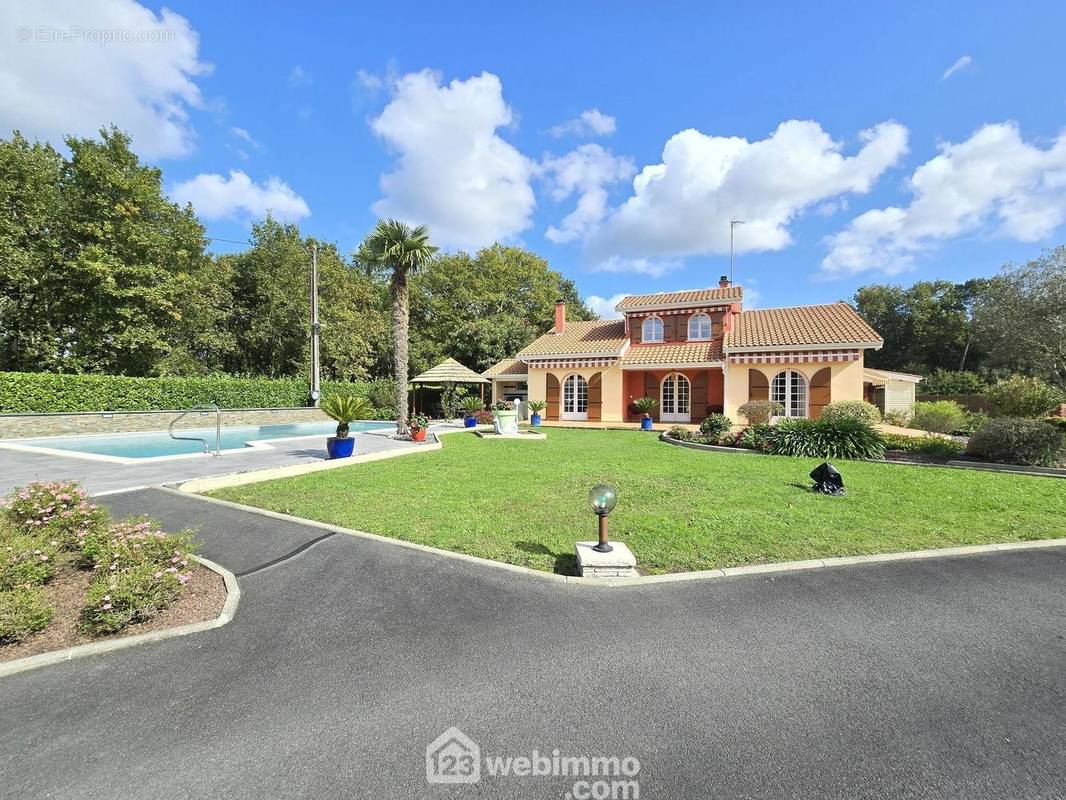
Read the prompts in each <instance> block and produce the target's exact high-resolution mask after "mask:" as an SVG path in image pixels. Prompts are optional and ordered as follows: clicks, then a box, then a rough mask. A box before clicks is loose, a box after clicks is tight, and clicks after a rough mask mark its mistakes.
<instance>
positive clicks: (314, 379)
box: [311, 242, 322, 406]
mask: <svg viewBox="0 0 1066 800" xmlns="http://www.w3.org/2000/svg"><path fill="white" fill-rule="evenodd" d="M319 366H320V365H319V363H318V244H317V243H314V242H312V244H311V403H312V404H313V405H315V406H318V403H319V400H320V399H321V397H322V383H321V378H320V377H319Z"/></svg>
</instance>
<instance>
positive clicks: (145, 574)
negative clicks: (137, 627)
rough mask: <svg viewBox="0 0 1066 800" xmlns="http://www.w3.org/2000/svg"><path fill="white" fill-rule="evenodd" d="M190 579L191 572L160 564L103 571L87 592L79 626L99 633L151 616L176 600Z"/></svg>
mask: <svg viewBox="0 0 1066 800" xmlns="http://www.w3.org/2000/svg"><path fill="white" fill-rule="evenodd" d="M187 580H188V573H180V572H177V571H176V570H175V571H171V568H163V567H161V566H160V565H157V564H137V565H136V566H132V567H128V568H126V569H121V570H115V571H108V572H104V573H101V574H100V575H98V576H97V577H96V578H95V579H93V582H92V583H91V584H89V590H88V592H86V594H85V606H84V607H83V608H82V610H81V626H80V627H81V629H82V631H84V632H85V633H89V634H92V635H94V636H99V635H103V634H108V633H115V632H116V631H120V630H122V629H123V628H124V627H126V626H127V625H130V624H132V623H136V622H143V621H145V620H147V619H150V618H151V617H152V616H153V615H155V614H157V613H158V612H160V611H162V610H163V609H164V608H166V607H167V606H168V605H170V604H171V603H172V602H174V600H175V598H177V596H178V595H179V594H180V593H181V590H182V587H183V586H184V584H185V581H187Z"/></svg>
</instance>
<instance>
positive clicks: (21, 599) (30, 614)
mask: <svg viewBox="0 0 1066 800" xmlns="http://www.w3.org/2000/svg"><path fill="white" fill-rule="evenodd" d="M54 612H55V609H54V608H53V607H52V606H50V605H49V604H48V602H47V601H46V600H45V598H44V594H43V593H42V592H41V590H40V589H38V588H36V587H25V586H20V587H19V588H17V589H8V590H7V591H4V592H0V644H7V643H8V642H21V641H22V640H23V639H25V638H26V637H27V636H29V635H30V634H32V633H36V632H37V631H39V630H41V628H43V627H45V626H46V625H47V624H48V623H49V622H51V621H52V614H53V613H54Z"/></svg>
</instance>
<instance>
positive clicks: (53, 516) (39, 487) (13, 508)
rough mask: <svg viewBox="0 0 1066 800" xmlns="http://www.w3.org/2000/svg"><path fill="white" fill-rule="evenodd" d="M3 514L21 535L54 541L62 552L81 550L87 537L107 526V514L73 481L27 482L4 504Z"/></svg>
mask: <svg viewBox="0 0 1066 800" xmlns="http://www.w3.org/2000/svg"><path fill="white" fill-rule="evenodd" d="M3 514H4V518H5V519H7V520H8V522H10V523H11V524H12V525H14V526H15V527H17V528H19V529H21V530H22V531H23V532H24V533H28V534H32V535H37V534H41V535H43V536H46V537H47V538H49V539H55V540H57V541H58V542H59V546H60V547H61V548H63V549H64V550H78V549H80V547H81V542H82V540H83V539H84V538H85V537H86V536H88V535H89V534H90V533H93V532H94V531H97V530H99V529H100V528H101V527H103V526H104V525H105V524H106V523H107V512H106V511H105V510H104V509H102V508H100V507H99V506H97V505H95V504H93V503H90V502H89V500H88V495H87V494H86V492H85V490H84V489H82V488H81V487H80V486H78V484H77V483H75V482H73V481H57V482H51V483H50V482H46V481H34V482H32V483H28V484H26V486H24V487H22V488H21V489H16V490H15V491H14V492H12V493H11V494H10V495H8V497H7V498H6V499H5V500H4V501H3Z"/></svg>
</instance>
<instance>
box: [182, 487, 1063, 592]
mask: <svg viewBox="0 0 1066 800" xmlns="http://www.w3.org/2000/svg"><path fill="white" fill-rule="evenodd" d="M162 491H164V492H169V493H172V494H176V495H181V496H187V495H190V494H191V495H192V496H193V497H195V498H196V499H198V500H202V501H204V502H206V503H215V504H216V505H220V506H225V507H227V508H232V509H236V510H238V511H244V512H246V513H250V514H256V515H258V516H262V517H267V518H269V519H276V520H281V521H283V522H290V523H294V524H297V525H307V526H309V527H312V528H318V529H319V530H323V531H329V532H330V533H339V534H343V535H345V536H352V537H355V538H358V539H369V540H370V541H375V542H382V543H384V544H389V545H393V546H396V547H403V548H406V549H408V550H418V551H420V552H423V553H430V554H432V555H437V556H443V557H445V558H451V559H455V560H457V561H466V562H467V563H471V564H476V565H478V566H483V567H492V568H495V569H501V570H506V571H508V572H518V573H522V574H524V575H528V576H530V577H532V578H536V579H538V580H544V581H549V582H552V583H564V584H570V585H572V586H589V587H593V588H619V587H632V586H636V587H640V586H651V585H654V584H660V583H686V582H689V581H705V580H714V579H717V578H732V577H737V576H741V575H763V574H767V573H780V572H802V571H805V570H811V569H826V568H830V567H844V566H862V565H867V564H883V563H888V562H893V561H912V560H923V559H936V558H950V557H954V556H967V555H981V554H988V553H1002V552H1010V551H1013V550H1030V549H1033V548H1041V547H1066V538H1060V539H1034V540H1032V541H1024V542H1002V543H998V544H976V545H963V546H959V547H941V548H934V549H930V550H905V551H902V552H896V553H871V554H867V555H858V556H834V557H830V558H815V559H808V560H805V561H777V562H774V563H770V564H749V565H747V566H743V567H722V568H720V569H707V570H696V571H693V572H669V573H664V574H660V575H640V576H638V577H635V578H621V577H619V578H582V577H579V576H576V575H559V574H557V573H555V572H544V571H543V570H539V569H533V568H532V567H523V566H519V565H518V564H508V563H507V562H506V561H496V560H494V559H491V558H482V557H481V556H472V555H469V554H467V553H459V552H456V551H455V550H444V549H442V548H439V547H431V546H429V545H426V544H420V543H419V542H410V541H407V540H405V539H393V538H392V537H389V536H382V535H381V534H379V533H370V532H369V531H360V530H356V529H355V528H345V527H342V526H340V525H332V524H330V523H328V522H319V521H318V520H313V519H306V518H304V517H297V516H293V515H292V514H282V513H280V512H278V511H270V510H269V509H266V508H257V507H256V506H246V505H242V504H241V503H234V502H232V501H230V500H222V499H220V498H217V497H207V496H205V495H202V494H196V493H195V492H189V491H186V490H184V489H181V488H178V489H173V488H168V487H162Z"/></svg>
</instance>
